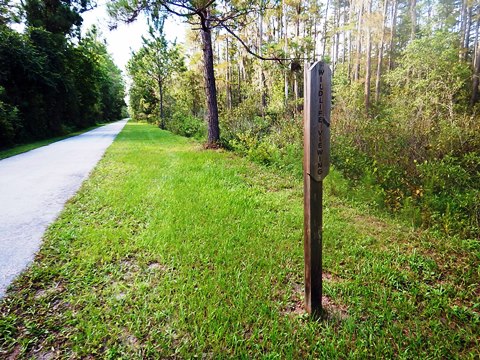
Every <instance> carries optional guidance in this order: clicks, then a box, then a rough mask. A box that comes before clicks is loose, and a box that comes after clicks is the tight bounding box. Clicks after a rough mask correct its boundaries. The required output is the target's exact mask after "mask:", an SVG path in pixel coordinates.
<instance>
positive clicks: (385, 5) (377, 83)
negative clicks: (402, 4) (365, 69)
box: [375, 0, 388, 102]
mask: <svg viewBox="0 0 480 360" xmlns="http://www.w3.org/2000/svg"><path fill="white" fill-rule="evenodd" d="M383 1H384V2H383V24H382V35H381V39H380V47H379V49H378V61H377V77H376V80H375V102H378V100H380V81H381V76H382V60H383V45H384V42H385V24H386V22H387V9H388V0H383Z"/></svg>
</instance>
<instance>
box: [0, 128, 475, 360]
mask: <svg viewBox="0 0 480 360" xmlns="http://www.w3.org/2000/svg"><path fill="white" fill-rule="evenodd" d="M341 184H342V181H341V179H340V178H339V177H338V174H336V173H335V172H333V173H332V174H331V176H330V178H329V179H328V181H327V184H326V185H327V196H326V200H325V204H326V206H325V219H324V225H325V232H324V241H325V243H324V270H325V279H324V290H325V296H326V297H325V299H324V303H325V304H326V309H327V312H328V314H327V315H328V316H327V318H326V319H325V320H323V321H315V320H312V319H310V318H309V317H308V316H306V315H305V314H304V312H303V307H302V306H303V305H302V298H303V234H302V229H303V203H302V201H303V200H302V183H301V182H300V181H299V180H298V179H294V178H290V177H288V176H286V175H285V174H279V173H276V172H274V171H273V170H271V169H266V168H263V167H259V166H257V165H254V164H252V163H250V162H248V161H247V160H245V159H241V158H238V157H236V156H234V155H232V154H230V153H227V152H222V151H205V150H203V149H202V147H201V146H200V145H199V144H198V143H196V142H192V141H190V140H187V139H185V138H182V137H178V136H174V135H172V134H170V133H168V132H165V131H162V130H160V129H158V128H156V127H153V126H149V125H144V124H137V123H132V122H130V123H128V124H127V125H126V127H125V129H124V130H123V132H122V133H121V134H120V135H119V136H118V138H117V140H116V141H115V142H114V144H113V145H112V146H111V147H110V148H109V150H108V151H107V153H106V155H105V157H104V159H103V160H102V161H101V162H100V163H99V165H98V166H97V168H96V169H95V171H94V172H93V174H92V176H91V178H90V179H89V180H88V181H87V182H86V183H85V184H84V185H83V187H82V189H81V191H80V192H79V193H78V194H77V195H76V196H75V197H74V198H73V199H72V200H71V201H70V202H69V204H68V205H67V207H66V208H65V210H64V212H63V213H62V215H61V216H60V218H59V219H58V221H57V222H56V223H55V224H54V225H52V226H51V227H50V228H49V230H48V232H47V234H46V235H45V241H44V245H43V247H42V249H41V251H40V252H39V254H38V256H37V257H36V260H35V262H34V264H33V265H32V266H31V267H30V268H29V269H28V270H27V271H26V272H25V273H24V274H23V275H22V276H21V277H20V278H19V279H18V280H17V281H16V282H15V283H14V285H13V287H12V288H11V289H10V292H9V294H8V296H7V297H6V298H5V299H3V300H2V302H1V303H0V311H1V315H0V357H3V358H8V357H9V356H10V357H12V358H32V357H33V358H43V359H45V358H125V359H133V358H138V359H144V358H185V359H188V358H192V357H194V356H197V357H199V358H231V357H236V358H292V359H297V358H329V359H335V358H339V359H345V358H396V357H398V358H406V359H407V358H408V359H411V358H419V359H427V358H478V357H479V356H480V344H479V336H480V316H479V307H480V305H479V300H478V299H479V295H480V288H479V259H480V256H479V254H480V245H479V242H478V241H477V240H474V239H470V240H462V239H455V238H454V239H443V238H440V237H435V236H432V235H431V234H428V233H424V232H418V231H413V230H411V229H409V228H406V227H405V226H402V225H401V224H397V223H394V222H392V221H389V220H387V219H378V218H376V217H373V216H371V215H368V214H366V213H363V212H362V211H360V210H356V209H353V208H352V207H350V206H348V205H347V204H345V203H343V202H342V201H341V200H339V199H338V198H336V197H335V196H334V194H335V192H336V188H337V187H338V186H342V185H341Z"/></svg>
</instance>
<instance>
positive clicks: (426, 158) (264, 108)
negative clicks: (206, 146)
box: [111, 0, 480, 238]
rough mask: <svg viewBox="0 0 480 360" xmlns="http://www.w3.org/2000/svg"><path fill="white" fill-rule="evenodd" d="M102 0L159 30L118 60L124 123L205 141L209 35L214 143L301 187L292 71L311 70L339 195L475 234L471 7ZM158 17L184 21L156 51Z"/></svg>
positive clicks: (474, 30) (298, 104)
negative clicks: (178, 35) (320, 74)
mask: <svg viewBox="0 0 480 360" xmlns="http://www.w3.org/2000/svg"><path fill="white" fill-rule="evenodd" d="M112 3H113V5H112V6H111V10H112V11H111V12H112V14H113V16H114V17H115V18H116V19H122V17H123V20H124V21H131V20H132V19H134V18H135V16H136V14H138V12H140V11H145V12H147V13H149V14H150V15H151V16H152V18H155V19H156V20H157V21H153V22H152V24H153V26H152V29H151V31H150V34H148V35H147V34H146V36H145V39H144V46H143V48H142V49H141V50H139V51H138V52H137V53H135V54H134V55H133V57H132V59H131V61H130V63H129V69H128V70H129V74H130V76H131V78H132V80H133V82H132V86H131V88H130V90H129V93H130V111H131V114H132V116H133V118H134V119H137V120H145V121H148V122H153V123H158V124H159V125H160V126H162V127H166V128H167V129H169V130H172V131H174V132H176V133H179V134H182V135H186V136H196V137H198V138H205V137H206V135H207V133H208V139H209V142H210V135H211V129H210V124H211V118H212V110H211V109H212V107H211V103H212V84H211V77H210V78H209V77H208V74H206V71H204V69H205V68H206V67H205V66H204V64H205V63H207V62H209V61H210V59H209V58H208V57H205V48H208V42H205V39H206V34H207V33H209V34H210V35H211V47H212V51H211V58H212V60H213V64H214V80H215V82H214V89H215V91H216V92H215V93H214V95H215V98H216V101H217V106H218V119H219V124H220V135H219V138H220V143H221V144H222V145H223V146H224V147H226V148H229V149H232V150H234V151H236V152H238V153H240V154H242V155H244V156H247V157H249V158H250V159H252V160H254V161H257V162H260V163H263V164H266V165H271V166H276V167H278V168H280V169H283V170H285V171H288V172H291V173H294V174H296V175H298V176H301V174H302V161H301V159H302V155H303V153H302V138H303V125H302V106H303V69H304V64H305V63H307V64H308V63H311V62H313V61H314V60H316V59H323V60H324V61H326V62H328V63H329V64H330V66H331V68H332V71H333V92H334V94H333V113H332V163H333V165H334V168H335V169H336V170H339V171H340V172H341V174H342V175H343V177H342V178H340V177H338V176H337V177H336V178H335V179H333V180H332V181H335V183H336V184H337V185H335V187H336V188H337V190H338V191H339V192H341V193H343V195H345V196H347V197H349V198H351V199H353V200H355V201H356V200H359V201H361V202H363V203H367V204H369V205H370V206H372V207H374V208H379V209H386V210H388V211H390V212H392V213H395V214H397V215H398V216H400V217H402V218H404V219H407V220H408V221H410V222H411V223H412V224H413V225H415V226H424V227H429V228H433V229H437V230H439V231H442V232H444V233H446V234H448V235H455V234H458V235H460V236H462V237H473V238H478V237H479V228H480V191H479V188H480V136H479V133H480V132H479V130H480V125H479V111H480V105H479V73H480V44H479V22H480V16H479V13H480V5H479V4H478V2H476V1H471V0H459V1H452V0H384V1H381V0H352V1H344V0H323V1H318V0H308V1H307V0H284V1H282V2H270V1H264V0H262V1H260V2H258V1H250V2H245V3H243V2H236V3H230V2H222V3H221V4H215V3H212V2H205V4H203V3H202V2H200V5H198V4H197V5H196V7H192V6H193V5H191V4H192V3H190V2H187V1H150V2H149V1H142V2H139V1H135V0H129V1H123V2H120V1H117V2H115V1H114V2H112ZM126 4H128V6H127V5H126ZM202 4H203V5H202ZM115 6H116V8H115ZM119 9H121V10H119ZM185 9H187V10H185ZM182 11H184V12H182ZM185 11H186V12H185ZM188 11H189V12H188ZM162 13H164V14H169V15H181V17H182V18H184V19H186V21H187V22H188V23H190V24H191V26H190V27H191V30H190V32H189V34H188V39H187V42H186V44H184V45H183V44H182V45H179V44H169V43H168V42H167V41H166V40H165V38H164V35H163V33H162V25H161V22H162V21H161V16H159V14H162ZM159 19H160V21H159ZM207 35H208V34H207ZM205 44H207V46H205ZM160 54H161V55H160ZM207 82H208V84H207ZM205 90H207V91H205ZM213 110H215V108H213ZM213 112H214V111H213ZM335 187H334V188H335Z"/></svg>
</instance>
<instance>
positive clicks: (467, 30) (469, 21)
mask: <svg viewBox="0 0 480 360" xmlns="http://www.w3.org/2000/svg"><path fill="white" fill-rule="evenodd" d="M471 28H472V6H469V7H468V8H467V21H466V25H465V42H464V44H463V48H464V53H463V60H465V61H466V60H467V57H468V49H469V48H470V31H471Z"/></svg>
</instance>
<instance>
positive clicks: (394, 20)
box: [388, 0, 398, 70]
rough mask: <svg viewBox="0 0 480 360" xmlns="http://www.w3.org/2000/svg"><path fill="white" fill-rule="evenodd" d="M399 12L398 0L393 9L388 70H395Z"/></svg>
mask: <svg viewBox="0 0 480 360" xmlns="http://www.w3.org/2000/svg"><path fill="white" fill-rule="evenodd" d="M397 10H398V0H393V9H392V28H391V31H390V46H389V50H390V52H389V54H388V70H393V56H394V53H395V47H394V46H395V45H394V44H395V42H394V41H395V35H396V32H397Z"/></svg>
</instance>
